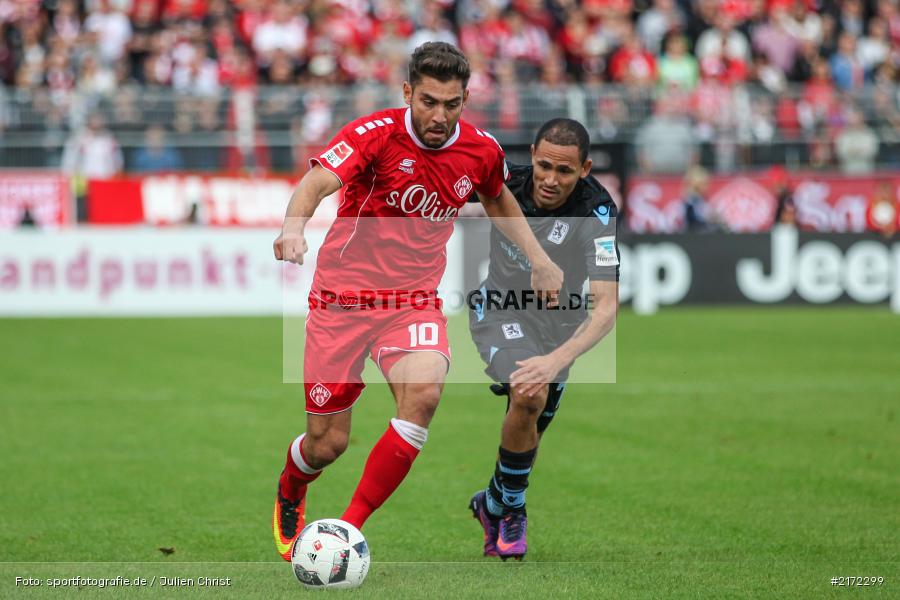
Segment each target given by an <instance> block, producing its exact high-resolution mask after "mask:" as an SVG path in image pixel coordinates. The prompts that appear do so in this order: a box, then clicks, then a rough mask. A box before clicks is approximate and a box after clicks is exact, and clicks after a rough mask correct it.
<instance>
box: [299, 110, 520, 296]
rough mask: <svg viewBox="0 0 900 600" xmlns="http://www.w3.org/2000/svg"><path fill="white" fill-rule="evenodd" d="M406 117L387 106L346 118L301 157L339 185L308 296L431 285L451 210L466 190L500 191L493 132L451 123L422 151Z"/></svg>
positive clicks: (501, 170) (442, 256)
mask: <svg viewBox="0 0 900 600" xmlns="http://www.w3.org/2000/svg"><path fill="white" fill-rule="evenodd" d="M411 116H412V115H411V111H410V109H408V108H407V109H403V108H394V109H388V110H383V111H380V112H376V113H374V114H371V115H369V116H367V117H362V118H360V119H357V120H355V121H352V122H350V123H348V124H347V125H346V126H344V128H343V129H341V131H340V132H338V134H337V135H336V136H335V137H334V139H333V140H332V141H331V142H330V143H329V144H328V148H329V149H328V150H326V151H325V152H323V153H322V154H321V155H319V156H317V157H314V158H312V159H310V162H311V163H313V162H315V163H318V164H320V165H321V166H322V167H323V168H325V169H327V170H328V171H330V172H332V173H334V174H335V175H336V176H337V177H338V179H340V181H341V182H342V183H343V186H344V190H343V192H344V198H343V201H342V202H341V204H340V206H339V207H338V214H337V217H338V218H337V219H336V220H335V221H334V223H333V224H332V226H331V228H330V229H329V231H328V234H327V235H326V237H325V242H324V244H323V245H322V247H321V249H320V250H319V255H318V264H317V266H316V274H315V278H314V280H313V287H312V292H313V293H314V294H316V293H320V292H322V291H329V292H336V293H341V292H344V291H346V292H348V293H351V294H352V293H358V292H359V291H360V290H384V289H390V290H436V289H437V286H438V283H439V282H440V280H441V277H442V276H443V273H444V268H445V267H446V262H447V257H446V251H445V248H446V245H447V240H449V239H450V235H451V234H452V233H453V222H454V221H455V220H456V217H457V214H458V213H459V209H460V208H461V207H462V206H463V205H464V204H465V203H466V200H467V199H468V198H469V197H470V196H471V194H472V193H474V192H479V193H481V194H483V195H484V196H487V197H489V198H496V197H497V196H499V195H500V192H501V190H502V188H503V182H504V180H505V174H506V162H505V160H504V154H503V150H502V149H501V148H500V146H499V144H498V143H497V141H496V140H495V139H494V138H493V136H491V135H490V134H488V133H486V132H484V131H482V130H480V129H477V128H476V127H474V126H472V125H471V124H469V123H466V122H465V121H462V120H460V121H459V123H458V124H457V126H456V129H455V131H454V132H453V134H452V135H451V136H450V139H449V140H447V142H446V143H445V144H444V145H443V146H441V147H440V148H428V147H427V146H425V145H424V144H423V143H422V142H421V140H419V138H418V137H416V134H415V132H414V130H413V126H412V120H411Z"/></svg>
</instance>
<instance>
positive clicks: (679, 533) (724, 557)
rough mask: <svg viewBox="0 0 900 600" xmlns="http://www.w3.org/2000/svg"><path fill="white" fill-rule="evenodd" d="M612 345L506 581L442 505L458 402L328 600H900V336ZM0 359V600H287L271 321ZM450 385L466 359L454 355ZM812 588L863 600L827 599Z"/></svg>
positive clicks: (42, 334) (78, 335)
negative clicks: (277, 495) (856, 583)
mask: <svg viewBox="0 0 900 600" xmlns="http://www.w3.org/2000/svg"><path fill="white" fill-rule="evenodd" d="M454 326H455V327H460V326H464V323H462V322H461V321H459V320H458V319H457V320H456V321H455V322H454ZM617 334H618V337H617V344H618V383H617V384H614V385H577V386H570V388H569V389H567V391H566V395H565V396H564V399H563V404H562V409H561V411H560V413H559V416H558V417H557V420H556V422H554V423H553V425H552V426H551V428H550V430H549V431H548V433H547V435H546V437H545V439H544V444H543V446H542V449H541V454H540V457H539V460H538V463H537V467H536V470H535V472H534V475H533V477H532V485H531V488H530V490H529V493H528V504H529V525H530V530H529V543H530V550H529V553H528V557H527V559H526V561H525V562H524V563H521V564H512V563H508V564H505V563H500V562H499V561H497V560H496V559H485V558H482V557H481V556H480V548H481V539H480V538H481V536H480V530H479V528H478V525H477V524H476V523H475V521H473V520H472V518H471V517H470V515H469V513H468V511H467V510H466V502H467V500H468V499H469V496H470V495H471V494H472V492H473V491H475V490H476V489H478V488H479V487H480V486H483V485H485V484H486V482H487V479H488V477H489V475H490V473H491V469H492V464H493V460H494V453H495V451H496V446H497V443H498V431H499V424H500V419H501V416H502V412H503V404H502V402H501V401H500V400H499V399H497V398H495V397H492V396H490V395H489V394H488V393H487V391H486V387H485V386H483V385H473V384H469V385H462V384H457V385H452V386H448V388H447V389H446V390H445V393H444V398H443V401H442V405H441V408H440V409H439V411H438V414H437V417H436V418H435V421H434V422H433V424H432V428H431V437H430V438H429V441H428V444H427V445H426V448H425V450H424V451H423V453H422V455H421V456H420V458H419V460H418V461H417V462H416V464H415V466H414V467H413V470H412V472H411V474H410V476H409V478H408V479H407V480H406V482H405V483H404V485H403V486H402V487H401V488H400V490H399V491H398V492H397V493H396V494H395V495H394V497H392V498H391V499H390V500H389V501H388V503H387V504H386V505H385V506H384V507H383V508H382V509H381V510H380V511H379V512H378V513H376V514H375V515H374V516H373V517H372V519H371V520H370V521H369V523H368V524H367V526H366V531H365V533H366V536H367V537H368V539H369V542H370V546H371V548H372V552H373V560H374V562H373V563H372V568H371V571H370V574H369V577H368V579H367V581H366V582H365V584H364V586H363V587H362V588H360V589H359V590H356V591H354V592H350V594H352V595H353V596H354V597H359V598H369V597H371V598H498V597H510V598H519V597H521V598H556V597H571V598H748V597H752V598H850V597H853V598H862V597H865V598H872V597H883V598H888V597H894V598H897V597H900V535H898V534H900V421H898V414H897V413H898V411H900V317H898V316H896V315H892V314H890V313H889V312H887V310H886V309H884V308H873V309H859V308H836V309H801V308H768V309H761V308H758V309H738V308H717V309H712V308H706V309H673V310H668V311H663V312H662V313H661V314H660V315H658V316H654V317H636V316H634V315H632V314H631V313H629V312H624V311H623V313H622V315H621V316H620V319H619V326H618V330H617ZM0 342H2V348H3V361H2V364H0V381H2V384H0V394H2V400H0V456H2V462H0V472H2V491H0V514H2V517H0V597H25V598H41V597H84V598H88V597H102V598H113V597H122V596H123V595H124V593H123V591H122V590H121V589H104V590H98V589H92V588H83V589H81V590H79V591H77V595H76V592H75V591H73V590H72V589H67V590H51V589H49V588H48V587H47V586H46V585H44V586H43V587H41V588H36V589H35V588H31V589H25V588H23V587H18V588H16V586H15V577H16V576H21V577H29V576H31V577H40V578H46V577H52V576H59V577H72V576H75V575H81V576H91V577H98V576H102V577H115V576H117V575H122V576H125V577H146V578H147V579H150V578H152V577H154V576H155V577H161V576H168V577H173V576H183V577H191V578H197V577H205V576H208V577H231V586H230V587H227V588H200V587H193V588H190V589H184V588H183V589H172V588H161V587H160V586H159V584H158V582H157V584H156V585H155V587H153V588H135V589H131V590H130V591H129V594H128V595H129V596H134V597H154V598H155V597H172V598H187V597H194V596H203V597H211V598H248V597H258V598H279V597H284V598H288V597H299V596H302V595H304V594H306V593H307V592H305V591H304V590H302V589H300V588H299V586H298V584H297V583H296V581H294V579H293V576H292V574H291V572H290V570H289V568H288V566H287V565H286V564H285V563H283V562H281V561H280V560H278V558H277V556H276V554H275V551H274V546H273V543H272V541H271V539H270V538H271V534H270V518H271V510H272V500H273V493H274V485H275V479H276V476H277V475H278V472H279V471H280V469H281V466H282V461H283V458H284V452H285V450H286V446H287V444H288V442H289V441H290V439H291V438H292V436H293V435H295V434H296V433H298V432H299V431H301V429H302V426H303V410H302V394H301V390H300V388H299V387H298V386H295V385H284V384H282V383H281V358H280V353H281V322H280V320H279V319H171V320H167V319H166V320H160V319H146V320H140V319H137V320H117V319H110V320H104V319H99V320H3V321H0ZM454 360H456V361H477V360H478V359H477V356H475V355H474V353H473V352H472V351H471V348H470V347H469V348H464V349H457V350H456V351H455V352H454ZM392 415H393V405H392V402H391V400H390V396H389V394H388V393H387V390H386V388H385V386H384V385H372V386H370V387H369V388H368V389H367V391H366V393H365V395H364V398H363V400H362V401H361V402H360V403H359V404H358V405H357V409H356V410H355V411H354V429H353V435H352V439H351V444H350V448H349V450H348V451H347V453H346V455H344V456H343V457H342V458H341V459H340V460H339V461H338V462H337V463H336V464H335V465H333V466H332V467H330V468H329V469H328V470H327V471H326V473H325V474H324V475H323V476H322V478H321V479H320V480H319V481H317V482H316V483H315V484H314V485H313V487H312V488H311V492H310V499H309V517H311V518H313V519H314V518H320V517H326V516H337V515H339V514H340V512H341V511H342V510H343V508H344V506H345V505H346V503H347V501H348V500H349V497H350V495H351V493H352V490H353V487H354V486H355V484H356V481H357V480H358V477H359V475H360V472H361V470H362V466H363V463H364V460H365V457H366V455H367V452H368V450H369V448H370V447H371V446H372V444H373V443H374V442H375V440H376V439H377V438H378V436H379V435H380V434H381V433H382V431H383V430H384V428H385V427H386V424H387V420H388V419H389V418H390V417H391V416H392ZM161 547H165V548H174V549H175V552H174V553H173V554H171V555H163V554H162V553H161V552H160V550H159V548H161ZM66 562H69V563H71V564H63V563H66ZM836 576H878V577H884V578H885V582H884V584H883V585H881V586H880V587H866V588H865V589H852V590H850V589H847V588H845V587H832V586H831V584H830V582H829V580H830V578H831V577H836Z"/></svg>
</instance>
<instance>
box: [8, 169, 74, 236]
mask: <svg viewBox="0 0 900 600" xmlns="http://www.w3.org/2000/svg"><path fill="white" fill-rule="evenodd" d="M72 213H73V211H72V189H71V185H70V183H69V178H68V177H66V176H65V175H60V174H57V173H40V172H28V171H0V229H12V228H14V227H18V226H19V225H20V224H30V225H36V226H38V227H40V228H42V229H56V228H58V227H60V226H61V225H65V224H68V223H71V222H72V221H73V214H72Z"/></svg>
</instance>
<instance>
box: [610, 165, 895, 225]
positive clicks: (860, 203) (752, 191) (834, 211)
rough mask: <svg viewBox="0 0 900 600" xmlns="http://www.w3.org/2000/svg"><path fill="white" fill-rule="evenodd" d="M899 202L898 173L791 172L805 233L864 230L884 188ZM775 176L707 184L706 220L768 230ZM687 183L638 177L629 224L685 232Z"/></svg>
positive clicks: (717, 180) (716, 179)
mask: <svg viewBox="0 0 900 600" xmlns="http://www.w3.org/2000/svg"><path fill="white" fill-rule="evenodd" d="M884 183H888V184H889V185H890V186H891V192H890V193H891V197H893V198H894V199H895V201H897V200H900V198H898V193H900V190H898V184H900V178H898V177H897V176H896V175H885V176H877V175H876V176H871V177H844V176H839V175H820V174H815V173H791V174H790V175H789V181H788V189H790V190H791V193H792V196H793V199H794V204H795V206H796V219H797V224H798V225H799V226H800V228H801V229H803V230H806V231H822V232H854V233H859V232H863V231H865V230H866V209H867V207H868V204H869V201H870V199H871V198H872V196H873V195H874V194H875V192H876V189H877V188H878V186H879V185H880V184H884ZM771 190H772V182H771V176H770V175H767V174H765V173H760V174H753V175H746V176H744V175H739V176H727V177H723V176H716V177H712V178H710V180H709V186H708V189H707V192H706V194H705V197H704V200H705V201H706V205H707V213H708V215H707V217H708V219H709V220H711V221H715V222H718V223H719V224H721V227H722V228H723V229H726V230H730V231H739V232H758V231H768V230H769V229H770V228H771V226H772V223H773V220H774V218H775V211H776V207H777V200H776V198H775V195H774V194H773V192H772V191H771ZM685 196H686V192H685V184H684V181H683V180H682V179H681V178H676V177H634V178H632V180H631V185H629V187H628V202H627V205H626V215H627V218H628V226H629V228H630V229H631V230H633V231H635V232H638V233H675V232H679V231H683V230H684V229H685Z"/></svg>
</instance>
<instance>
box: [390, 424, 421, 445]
mask: <svg viewBox="0 0 900 600" xmlns="http://www.w3.org/2000/svg"><path fill="white" fill-rule="evenodd" d="M391 427H393V428H394V431H396V432H397V434H398V435H399V436H400V437H402V438H403V439H404V440H405V441H406V443H408V444H409V445H410V446H412V447H413V448H415V449H416V450H421V449H422V446H424V445H425V442H426V441H427V440H428V430H427V429H425V428H424V427H420V426H419V425H416V424H415V423H410V422H409V421H403V420H400V419H391Z"/></svg>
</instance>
